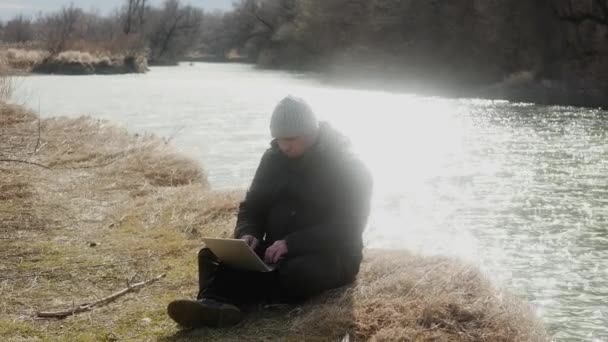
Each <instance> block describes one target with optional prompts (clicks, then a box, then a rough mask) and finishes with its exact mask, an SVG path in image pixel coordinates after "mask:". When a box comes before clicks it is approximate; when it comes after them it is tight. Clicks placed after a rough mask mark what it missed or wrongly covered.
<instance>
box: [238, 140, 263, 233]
mask: <svg viewBox="0 0 608 342" xmlns="http://www.w3.org/2000/svg"><path fill="white" fill-rule="evenodd" d="M271 159H272V151H270V150H268V151H266V153H264V155H263V156H262V160H261V161H260V165H259V166H258V169H257V170H256V172H255V176H254V177H253V181H252V182H251V186H250V187H249V189H248V190H247V193H246V195H245V199H244V200H243V201H242V202H241V203H240V205H239V212H238V215H237V222H236V227H235V229H234V237H235V238H236V239H240V238H241V237H243V236H245V235H253V236H255V237H256V238H258V239H262V238H263V237H264V234H265V233H266V232H265V230H264V227H265V224H266V217H267V215H268V210H269V205H270V197H271V193H270V191H269V189H271V187H270V186H269V185H271V180H272V175H271V170H272V165H271V163H272V161H271Z"/></svg>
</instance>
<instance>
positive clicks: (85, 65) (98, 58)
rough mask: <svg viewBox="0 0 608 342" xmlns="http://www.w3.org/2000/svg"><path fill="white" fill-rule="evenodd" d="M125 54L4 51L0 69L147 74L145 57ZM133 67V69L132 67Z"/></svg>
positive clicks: (10, 70)
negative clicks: (53, 53)
mask: <svg viewBox="0 0 608 342" xmlns="http://www.w3.org/2000/svg"><path fill="white" fill-rule="evenodd" d="M127 55H129V54H125V53H124V52H123V53H111V52H108V51H92V52H90V51H86V50H84V51H76V50H70V51H64V52H61V53H60V54H58V55H57V56H50V54H49V52H48V51H44V50H29V49H25V48H1V47H0V69H3V70H5V71H6V72H7V73H9V74H18V73H29V72H39V71H40V72H46V71H48V72H51V73H62V71H64V70H65V71H66V72H67V73H113V72H116V73H125V72H145V71H146V69H147V62H146V60H145V58H144V57H143V55H137V56H136V57H134V58H132V60H131V61H129V60H130V59H129V58H127ZM129 63H131V64H134V65H130V64H129Z"/></svg>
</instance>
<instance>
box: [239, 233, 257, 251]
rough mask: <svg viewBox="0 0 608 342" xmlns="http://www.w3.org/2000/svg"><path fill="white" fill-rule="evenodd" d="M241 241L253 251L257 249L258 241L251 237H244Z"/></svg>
mask: <svg viewBox="0 0 608 342" xmlns="http://www.w3.org/2000/svg"><path fill="white" fill-rule="evenodd" d="M241 240H244V241H245V242H246V243H247V245H248V246H249V248H251V249H252V250H254V251H255V249H256V248H258V245H259V244H260V240H258V238H256V237H255V236H253V235H244V236H243V237H242V238H241Z"/></svg>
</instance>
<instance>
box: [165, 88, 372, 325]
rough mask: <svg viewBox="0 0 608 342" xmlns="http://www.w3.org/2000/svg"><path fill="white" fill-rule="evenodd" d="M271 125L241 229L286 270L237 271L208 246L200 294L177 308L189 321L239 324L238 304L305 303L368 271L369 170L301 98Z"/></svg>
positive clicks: (282, 107) (285, 103)
mask: <svg viewBox="0 0 608 342" xmlns="http://www.w3.org/2000/svg"><path fill="white" fill-rule="evenodd" d="M270 131H271V134H272V137H273V138H274V140H273V141H272V143H271V147H270V148H269V149H268V150H267V151H266V152H265V153H264V155H263V157H262V160H261V162H260V165H259V166H258V169H257V171H256V174H255V176H254V179H253V182H252V184H251V187H250V188H249V190H248V191H247V194H246V196H245V199H244V200H243V202H241V204H240V206H239V212H238V219H237V224H236V228H235V231H234V236H235V238H237V239H243V240H245V241H246V242H247V243H248V244H249V246H250V247H251V248H252V249H253V250H255V251H256V252H257V253H258V254H259V255H260V256H262V257H263V258H264V260H265V261H266V263H268V264H276V265H277V266H278V267H277V269H276V270H275V271H273V272H269V273H263V272H249V271H242V270H236V269H232V268H230V267H228V266H226V265H223V264H222V263H221V262H220V261H219V260H218V259H217V258H216V257H215V255H213V253H212V252H211V251H210V250H209V249H206V248H204V249H202V250H201V251H200V252H199V256H198V266H199V287H200V290H199V294H198V298H197V300H178V301H174V302H172V303H170V304H169V306H168V314H169V316H170V317H171V318H172V319H173V320H175V321H176V322H177V323H179V324H180V325H182V326H184V327H191V328H196V327H202V326H230V325H233V324H236V323H238V322H239V321H240V320H241V319H242V317H243V314H242V312H241V310H240V309H239V307H243V306H244V305H248V304H255V303H260V302H267V303H268V302H270V303H272V302H290V303H291V302H298V301H301V300H305V299H307V298H309V297H311V296H314V295H316V294H319V293H322V292H323V291H326V290H329V289H333V288H337V287H340V286H343V285H346V284H349V283H351V282H353V281H354V280H355V277H356V275H357V273H358V272H359V265H360V264H361V259H362V250H363V242H362V233H363V230H364V228H365V226H366V223H367V217H368V215H369V211H370V197H371V190H372V179H371V176H370V174H369V172H368V170H367V168H366V167H365V166H364V165H363V163H362V162H361V161H360V160H359V159H358V158H357V157H356V156H355V155H353V154H352V153H351V152H350V150H349V143H348V141H347V139H346V138H344V137H343V136H342V135H341V134H339V133H338V132H337V131H335V130H334V129H332V128H331V127H330V126H329V125H328V124H326V123H323V122H321V123H319V122H318V121H317V119H316V117H315V115H314V113H313V111H312V110H311V108H310V107H309V106H308V104H306V102H304V101H303V100H302V99H299V98H296V97H292V96H288V97H286V98H285V99H283V100H282V101H281V102H280V103H279V104H278V105H277V107H276V108H275V110H274V112H273V114H272V118H271V122H270Z"/></svg>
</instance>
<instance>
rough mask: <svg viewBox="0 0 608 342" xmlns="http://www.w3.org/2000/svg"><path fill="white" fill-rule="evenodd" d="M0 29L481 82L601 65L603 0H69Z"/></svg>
mask: <svg viewBox="0 0 608 342" xmlns="http://www.w3.org/2000/svg"><path fill="white" fill-rule="evenodd" d="M1 29H2V38H3V40H4V41H8V42H27V41H32V40H37V41H40V42H43V43H44V45H45V47H46V48H47V49H48V50H49V51H51V53H58V52H60V51H62V50H66V49H78V48H81V49H84V48H89V49H91V48H103V49H110V50H115V51H129V52H130V53H135V52H138V53H141V52H145V53H147V55H148V56H149V59H150V60H151V62H152V63H172V62H175V61H176V60H179V59H180V58H183V57H184V56H185V55H186V54H196V55H206V56H216V58H218V59H225V58H226V57H227V56H231V55H237V56H241V57H244V58H246V59H248V60H249V61H251V62H254V63H258V64H260V65H262V66H267V67H273V68H289V69H297V68H300V69H323V68H327V66H332V65H333V66H335V65H347V64H354V65H358V66H359V67H362V68H372V66H375V67H382V68H384V70H385V71H386V72H387V73H389V74H390V73H391V72H392V69H391V68H399V70H401V71H404V72H406V73H407V74H409V75H413V76H416V75H417V73H420V74H424V75H423V76H421V77H423V78H425V79H433V78H434V79H436V81H438V82H441V81H444V80H454V79H455V80H458V81H459V82H463V81H464V82H468V83H471V84H478V83H488V82H493V81H496V80H500V79H504V77H505V76H506V75H510V74H513V73H516V72H519V71H522V70H524V71H530V72H532V73H536V74H546V75H549V76H554V77H563V74H567V73H568V72H569V70H570V69H571V67H572V66H571V64H572V63H571V62H572V61H581V60H584V61H586V62H585V63H587V64H589V63H591V64H592V65H593V67H592V68H590V69H589V70H591V71H593V70H595V69H597V68H596V67H595V66H596V65H598V63H601V62H597V61H596V60H598V61H599V60H606V58H603V57H605V56H604V55H605V54H606V50H607V49H606V48H603V47H605V46H607V44H605V43H606V36H607V31H608V0H586V1H576V0H536V1H511V0H496V1H487V0H450V1H438V0H239V1H236V2H234V3H233V8H232V9H231V10H230V11H227V12H211V13H208V12H205V11H203V10H202V9H200V8H196V7H192V6H188V5H184V4H183V3H181V2H180V1H179V0H166V1H165V2H164V3H163V4H162V5H161V6H159V7H154V6H151V5H150V4H149V3H148V1H146V0H125V3H124V5H123V6H122V7H121V8H120V9H117V10H116V11H114V12H113V13H112V14H111V15H106V16H100V15H99V14H96V13H89V12H85V11H83V10H82V9H80V8H77V7H75V6H73V5H72V6H69V7H65V8H63V9H62V10H60V11H58V12H55V13H50V14H46V15H41V16H39V17H38V18H35V19H30V18H26V17H23V16H18V17H15V18H13V19H12V20H9V21H8V22H6V23H4V24H3V25H2V26H1ZM569 63H570V64H569ZM594 63H595V64H594ZM579 69H580V66H579ZM607 70H608V67H607ZM429 71H431V72H429ZM591 71H589V74H592V72H591Z"/></svg>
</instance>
